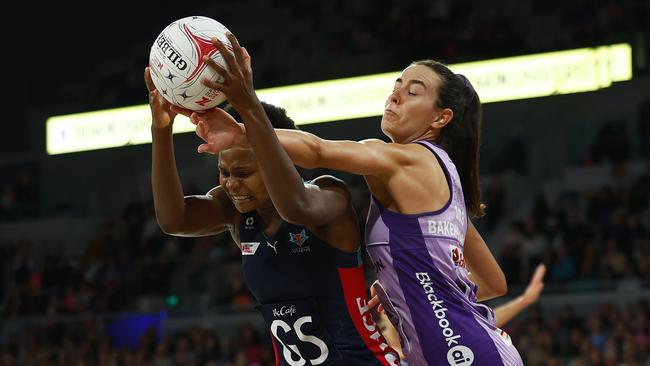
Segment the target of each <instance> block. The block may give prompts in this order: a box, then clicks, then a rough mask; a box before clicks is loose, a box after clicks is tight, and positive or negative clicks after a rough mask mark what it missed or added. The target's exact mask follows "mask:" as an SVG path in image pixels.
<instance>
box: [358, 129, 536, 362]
mask: <svg viewBox="0 0 650 366" xmlns="http://www.w3.org/2000/svg"><path fill="white" fill-rule="evenodd" d="M418 143H420V144H421V145H423V146H425V147H426V148H428V149H429V150H431V152H432V153H433V155H434V156H435V158H436V159H437V160H438V162H439V163H440V166H441V167H442V169H443V170H444V172H445V176H446V177H447V182H448V184H449V188H450V193H451V194H450V198H449V201H448V202H447V203H446V204H445V206H444V207H442V208H441V209H440V210H437V211H434V212H424V213H421V214H400V213H397V212H394V211H390V210H388V209H385V208H383V207H382V206H381V204H380V203H379V202H378V201H377V200H375V199H374V197H373V199H372V202H371V205H370V210H369V212H368V219H367V225H366V245H367V248H368V253H369V254H370V257H371V258H372V261H373V262H374V263H375V266H376V269H377V278H378V281H377V282H376V283H375V284H374V286H375V287H376V289H377V292H378V294H379V296H380V298H381V300H382V304H383V305H384V308H385V309H386V312H387V315H388V317H389V319H390V321H391V322H392V323H393V325H394V326H395V328H396V329H397V331H398V333H399V334H400V338H401V341H402V347H403V351H404V354H405V356H406V358H407V360H408V363H409V365H411V366H421V365H452V366H468V365H486V366H497V365H507V366H510V365H513V366H519V365H523V362H522V360H521V357H520V355H519V352H517V349H516V348H515V346H514V345H513V344H512V341H511V340H510V337H509V336H508V334H507V333H505V332H503V331H502V330H501V329H499V328H497V327H496V325H495V318H494V313H493V311H492V309H490V308H489V307H487V306H485V305H483V304H480V303H478V302H477V298H476V292H477V290H478V287H477V286H476V285H475V284H474V283H473V282H472V281H471V280H470V279H469V278H468V270H467V268H466V265H465V260H464V257H463V248H464V243H465V234H466V232H467V224H468V223H467V220H468V219H467V212H466V209H465V199H464V197H463V190H462V186H461V183H460V178H459V176H458V172H457V170H456V166H455V165H454V163H453V162H452V161H451V159H450V158H449V155H447V153H446V152H445V151H444V150H443V149H442V148H441V147H439V146H437V145H434V144H432V143H430V142H427V141H419V142H418Z"/></svg>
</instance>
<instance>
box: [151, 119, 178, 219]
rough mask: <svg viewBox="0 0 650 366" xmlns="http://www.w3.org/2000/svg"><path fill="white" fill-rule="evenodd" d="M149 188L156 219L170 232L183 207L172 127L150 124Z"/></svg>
mask: <svg viewBox="0 0 650 366" xmlns="http://www.w3.org/2000/svg"><path fill="white" fill-rule="evenodd" d="M151 137H152V144H151V189H152V192H153V200H154V207H155V211H156V219H157V220H158V224H159V225H160V227H161V229H162V230H163V231H165V232H168V231H170V230H171V231H173V228H174V226H176V225H177V224H178V222H179V221H180V218H181V217H182V215H183V212H184V210H185V202H184V196H183V188H182V186H181V182H180V178H179V176H178V171H177V169H176V159H175V157H174V144H173V138H172V126H171V124H170V125H169V126H167V127H163V128H159V127H154V126H152V127H151Z"/></svg>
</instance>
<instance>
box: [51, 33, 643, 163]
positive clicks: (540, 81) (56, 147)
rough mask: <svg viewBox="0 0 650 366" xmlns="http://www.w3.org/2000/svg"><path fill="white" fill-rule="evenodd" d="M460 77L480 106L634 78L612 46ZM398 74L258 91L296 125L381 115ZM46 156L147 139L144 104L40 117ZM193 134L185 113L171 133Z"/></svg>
mask: <svg viewBox="0 0 650 366" xmlns="http://www.w3.org/2000/svg"><path fill="white" fill-rule="evenodd" d="M449 67H450V68H451V69H452V70H453V71H454V72H456V73H460V74H464V75H465V76H467V78H468V79H469V80H470V81H471V82H472V84H473V85H474V87H475V88H476V90H477V92H478V94H479V96H480V98H481V101H482V102H483V103H494V102H503V101H508V100H517V99H526V98H539V97H547V96H552V95H559V94H571V93H581V92H589V91H595V90H599V89H602V88H607V87H609V86H610V85H611V84H612V83H613V82H618V81H625V80H630V79H631V78H632V48H631V46H630V45H629V44H615V45H609V46H602V47H594V48H580V49H574V50H567V51H557V52H548V53H539V54H533V55H525V56H516V57H507V58H500V59H494V60H485V61H475V62H467V63H461V64H454V65H449ZM399 75H400V72H399V71H397V72H389V73H382V74H375V75H367V76H359V77H352V78H345V79H337V80H328V81H319V82H313V83H306V84H297V85H290V86H283V87H277V88H270V89H261V90H258V91H257V94H258V96H259V98H260V99H261V100H263V101H266V102H269V103H273V104H276V105H279V106H282V107H283V108H285V109H286V110H287V114H288V115H289V116H291V117H292V118H293V119H294V120H295V121H296V124H298V125H305V124H311V123H322V122H331V121H344V120H350V119H356V118H364V117H373V116H379V115H381V114H382V112H383V105H384V101H385V99H386V97H387V95H388V93H389V92H390V90H392V87H393V84H394V82H395V79H396V78H397V77H399ZM46 125H47V127H46V149H47V153H48V154H50V155H54V154H63V153H70V152H77V151H87V150H96V149H104V148H111V147H120V146H128V145H134V144H144V143H149V142H151V132H150V125H151V114H150V111H149V106H148V105H139V106H133V107H124V108H115V109H109V110H101V111H94V112H86V113H77V114H70V115H62V116H53V117H50V118H48V119H47V122H46ZM190 131H194V126H193V125H192V124H191V123H190V122H189V121H188V119H187V118H186V117H184V116H178V117H177V120H176V122H174V133H183V132H190Z"/></svg>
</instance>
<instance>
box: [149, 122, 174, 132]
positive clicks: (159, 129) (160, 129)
mask: <svg viewBox="0 0 650 366" xmlns="http://www.w3.org/2000/svg"><path fill="white" fill-rule="evenodd" d="M171 132H172V124H171V123H169V124H167V125H166V126H160V125H157V124H155V123H152V124H151V133H152V134H161V133H162V134H166V133H171Z"/></svg>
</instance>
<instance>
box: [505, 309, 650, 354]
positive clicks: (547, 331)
mask: <svg viewBox="0 0 650 366" xmlns="http://www.w3.org/2000/svg"><path fill="white" fill-rule="evenodd" d="M574 311H575V309H574V308H573V307H572V306H570V305H566V306H565V307H564V308H563V309H562V310H561V311H559V312H557V313H555V314H553V315H552V316H545V315H544V313H543V312H542V311H541V308H540V307H539V306H536V307H534V308H532V309H531V310H530V311H528V313H527V314H526V315H525V316H521V317H519V318H517V319H515V320H513V322H512V324H510V325H509V326H508V330H509V333H510V336H511V337H512V339H513V342H514V343H515V344H516V345H517V349H518V350H519V352H520V353H521V354H522V358H523V360H524V364H525V365H527V366H564V365H571V366H619V365H626V366H647V365H650V324H649V322H648V317H649V316H650V304H649V303H648V301H647V300H646V301H641V302H639V303H638V304H633V305H629V306H625V307H622V306H616V305H613V304H611V303H605V304H602V305H600V306H599V308H598V309H597V310H595V311H593V312H591V313H590V314H588V316H586V317H579V316H576V315H575V313H574Z"/></svg>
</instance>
